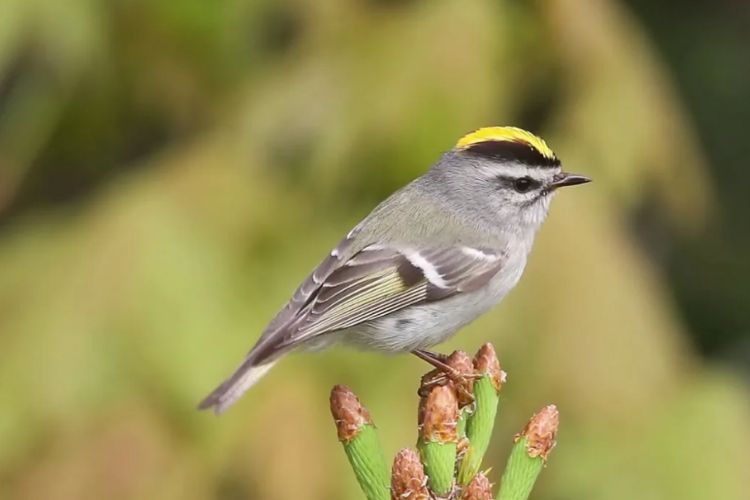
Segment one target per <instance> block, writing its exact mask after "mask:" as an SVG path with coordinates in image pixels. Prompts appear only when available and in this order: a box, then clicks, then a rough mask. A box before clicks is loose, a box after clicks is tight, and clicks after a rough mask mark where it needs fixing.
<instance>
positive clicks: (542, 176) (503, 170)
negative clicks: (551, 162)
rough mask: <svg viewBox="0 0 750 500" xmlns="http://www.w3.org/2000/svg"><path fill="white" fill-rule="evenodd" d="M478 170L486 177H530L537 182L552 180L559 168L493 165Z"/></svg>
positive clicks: (516, 164)
mask: <svg viewBox="0 0 750 500" xmlns="http://www.w3.org/2000/svg"><path fill="white" fill-rule="evenodd" d="M480 168H481V169H482V172H483V173H484V175H486V176H487V177H510V178H513V179H517V178H519V177H530V178H532V179H534V180H536V181H539V182H544V181H547V180H550V179H552V177H554V175H555V174H556V173H557V172H558V171H559V168H558V169H554V168H548V167H545V168H536V167H529V166H527V165H521V164H520V163H493V164H490V165H482V166H481V167H480Z"/></svg>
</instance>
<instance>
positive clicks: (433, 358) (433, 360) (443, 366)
mask: <svg viewBox="0 0 750 500" xmlns="http://www.w3.org/2000/svg"><path fill="white" fill-rule="evenodd" d="M411 353H412V354H413V355H415V356H416V357H418V358H419V359H421V360H422V361H427V362H428V363H429V364H431V365H432V366H434V367H435V368H437V369H438V370H440V371H442V372H445V373H451V372H455V371H456V370H455V369H453V368H452V367H451V366H449V365H448V364H447V363H446V361H447V360H448V356H446V355H445V354H440V353H438V352H431V351H425V350H424V349H414V350H413V351H412V352H411Z"/></svg>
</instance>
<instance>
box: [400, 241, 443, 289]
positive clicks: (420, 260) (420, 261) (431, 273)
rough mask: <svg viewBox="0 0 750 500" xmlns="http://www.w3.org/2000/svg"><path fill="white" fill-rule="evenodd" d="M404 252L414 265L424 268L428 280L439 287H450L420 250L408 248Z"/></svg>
mask: <svg viewBox="0 0 750 500" xmlns="http://www.w3.org/2000/svg"><path fill="white" fill-rule="evenodd" d="M403 253H404V256H405V257H406V258H407V259H408V260H409V262H411V264H412V265H413V266H416V267H418V268H419V269H421V270H422V273H424V277H425V278H427V281H429V282H430V283H432V284H433V285H435V286H437V287H440V288H448V283H447V282H446V281H445V280H444V279H443V277H442V276H441V275H440V273H439V272H438V271H437V269H436V268H435V266H434V265H433V264H432V263H431V262H430V261H429V260H427V259H425V258H424V257H423V256H422V255H421V254H420V253H419V252H415V251H408V250H407V251H405V252H403Z"/></svg>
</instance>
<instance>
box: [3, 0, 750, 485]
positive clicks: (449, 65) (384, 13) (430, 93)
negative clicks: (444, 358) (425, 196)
mask: <svg viewBox="0 0 750 500" xmlns="http://www.w3.org/2000/svg"><path fill="white" fill-rule="evenodd" d="M748 46H750V4H748V3H747V2H744V1H739V0H722V1H709V0H702V1H694V2H679V1H677V0H665V1H658V2H654V1H649V0H628V1H626V0H576V1H574V0H549V1H538V2H512V1H497V0H496V1H489V0H485V1H482V0H470V1H428V0H421V1H420V0H412V1H396V0H391V1H386V0H380V1H376V0H369V1H367V0H356V1H351V0H350V1H345V0H327V1H317V2H316V1H311V0H308V1H305V0H284V1H272V0H220V1H215V2H207V1H199V0H183V1H179V2H177V1H171V0H149V1H146V0H121V1H103V0H68V1H66V2H52V1H49V0H2V1H0V401H1V402H2V408H1V409H0V498H12V499H19V500H25V499H40V498H45V499H54V500H57V499H59V500H68V499H71V500H72V499H101V498H108V499H136V498H138V499H141V498H154V499H205V498H216V499H232V500H234V499H237V500H240V499H271V500H274V499H290V498H295V499H354V498H359V493H358V491H357V489H356V484H355V482H354V479H353V476H352V474H351V473H350V472H349V470H348V466H347V464H346V459H345V457H344V454H343V452H342V451H341V450H340V449H339V445H338V443H337V441H336V439H335V431H334V428H333V425H332V423H331V422H330V421H329V415H328V407H327V406H328V402H327V401H328V399H327V398H328V390H329V388H330V387H331V386H332V385H333V384H334V383H345V384H348V385H350V386H351V387H353V388H354V390H355V391H356V392H358V393H359V394H360V395H361V397H362V398H363V400H364V401H365V403H366V404H367V405H368V406H369V408H370V410H371V411H372V413H373V416H374V418H375V420H376V422H377V423H378V424H379V426H380V429H381V436H382V437H383V439H384V441H385V443H384V444H385V447H386V451H387V453H388V454H389V456H392V455H393V454H394V453H395V451H396V450H397V449H398V448H400V447H403V446H408V445H411V444H413V443H414V439H415V435H416V433H415V420H416V400H417V396H416V393H415V390H416V385H417V377H418V376H419V374H420V373H422V372H423V371H425V370H426V368H427V367H426V366H425V365H424V364H422V363H421V362H419V361H418V360H417V359H416V358H413V357H411V356H396V357H390V358H387V357H381V356H377V355H372V354H364V353H357V352H353V351H347V350H343V349H340V350H335V351H332V352H328V353H323V354H318V355H309V356H293V357H290V358H289V359H288V360H286V361H284V362H283V363H281V364H280V365H279V366H278V367H277V368H276V369H275V370H274V371H273V372H271V374H270V375H269V376H268V377H267V378H266V379H264V380H263V381H262V382H261V383H260V384H259V385H258V386H257V387H256V388H254V389H253V390H252V391H251V392H250V393H249V394H248V395H247V396H246V397H245V398H244V399H243V400H242V401H241V402H240V403H239V404H238V405H237V406H236V407H235V408H233V409H232V410H231V411H230V412H228V413H227V414H226V415H224V416H223V417H221V418H219V419H217V418H215V417H213V416H212V415H210V414H205V413H198V412H196V411H195V410H194V407H195V405H196V403H197V402H198V401H199V400H200V398H201V397H203V396H204V395H205V394H206V393H207V392H208V391H209V390H210V389H212V388H213V387H214V386H215V385H216V384H217V383H218V382H219V381H220V380H221V379H222V378H223V377H224V376H225V375H227V374H228V372H229V371H230V370H231V369H232V368H234V367H235V365H236V364H237V363H238V362H239V360H240V359H241V357H242V355H243V354H244V353H245V351H246V350H247V349H248V348H249V347H250V345H251V344H252V342H253V341H254V340H255V338H256V337H257V336H258V335H259V332H260V331H261V329H262V328H263V327H264V325H265V324H266V322H267V321H268V320H269V319H270V318H271V317H272V315H273V313H274V312H275V311H276V309H278V308H279V307H280V306H281V305H282V304H283V303H284V301H285V300H286V298H287V297H288V296H289V295H290V294H291V292H292V291H293V289H294V287H295V286H296V284H297V283H298V281H299V280H301V279H302V278H303V277H304V276H305V275H306V273H307V272H308V271H309V270H310V269H311V268H312V267H313V266H314V265H315V264H317V262H318V261H319V260H320V259H321V258H322V256H324V255H325V254H326V252H327V251H328V250H329V248H330V247H331V246H332V245H333V244H335V242H336V241H338V239H339V237H340V236H341V235H342V234H344V233H345V232H346V231H348V230H349V228H350V227H351V226H352V225H353V224H354V223H356V222H357V220H358V219H359V218H360V217H362V216H363V215H365V214H366V213H367V212H368V211H369V210H370V209H371V208H372V207H373V206H374V205H375V204H376V203H377V201H378V200H380V199H382V198H383V197H385V196H386V195H387V194H388V193H390V192H391V191H392V190H394V189H395V188H397V187H398V186H400V185H402V184H404V183H405V182H407V181H409V180H410V179H412V178H414V177H415V176H417V175H419V174H420V173H422V172H423V171H424V170H425V169H426V168H427V167H428V166H429V165H430V163H431V162H432V161H434V160H435V159H436V158H437V156H438V155H439V153H440V152H441V151H444V150H446V149H448V148H450V147H451V146H452V145H453V143H454V142H455V140H456V139H457V138H458V137H460V136H461V135H463V134H464V133H466V132H468V131H470V130H472V129H474V128H477V127H480V126H484V125H500V124H515V125H519V126H523V127H526V128H529V129H531V130H534V131H535V132H538V133H540V134H541V135H542V136H544V137H545V138H546V139H547V140H548V141H549V142H550V144H551V145H552V147H553V148H554V149H555V150H556V152H557V153H558V155H559V156H560V157H561V158H562V160H563V162H564V164H565V165H567V166H568V168H569V169H570V170H573V171H579V172H581V173H585V174H589V175H591V176H592V177H593V178H594V179H595V181H596V182H595V183H593V184H591V185H590V186H586V187H585V188H579V189H575V190H571V191H567V192H565V193H562V194H561V195H560V196H558V197H557V199H556V200H555V202H554V203H553V208H552V212H551V216H550V218H549V220H548V222H547V224H546V225H545V227H544V228H543V230H542V231H541V234H540V237H539V238H538V240H537V244H536V248H535V251H534V253H533V254H532V258H531V261H530V265H529V267H528V268H527V272H526V275H525V277H524V279H523V280H522V281H521V284H520V285H519V287H518V288H517V289H516V290H515V291H514V292H513V293H512V294H511V295H510V296H509V297H508V298H507V299H506V301H505V302H504V303H503V304H502V305H500V306H499V307H498V308H496V309H495V310H494V311H493V312H492V313H490V314H489V315H487V316H486V317H483V318H481V319H480V320H478V321H477V322H476V323H474V324H473V325H471V326H470V327H469V328H466V329H465V330H464V331H463V332H462V333H461V334H460V335H458V336H457V337H456V338H454V339H453V340H452V341H451V342H450V343H449V344H447V345H445V346H442V347H441V349H443V350H445V351H448V350H451V349H453V348H457V347H461V348H464V349H466V350H469V351H474V350H475V349H476V347H478V346H479V345H480V344H481V343H482V342H484V341H487V340H491V341H493V342H494V343H495V345H496V346H497V349H498V351H499V354H500V357H501V362H502V363H503V367H504V368H505V370H506V371H507V372H508V374H509V382H508V385H507V386H506V388H505V389H504V391H505V397H504V400H503V407H502V409H501V418H500V421H499V428H498V429H497V431H496V433H495V439H494V441H493V443H492V445H491V449H490V456H489V457H488V459H487V465H492V466H494V470H495V471H499V470H502V466H503V463H504V460H505V457H506V456H507V452H508V450H509V447H510V444H511V440H510V437H511V436H512V434H513V433H514V432H516V431H517V430H518V429H520V428H521V427H522V425H523V423H524V422H525V420H526V419H527V418H528V416H529V415H531V413H532V412H533V411H535V410H536V409H538V408H540V407H541V406H542V405H544V404H546V403H551V402H554V403H557V404H558V406H559V408H560V412H561V418H562V430H561V433H560V436H559V445H558V448H557V449H556V450H555V451H554V453H553V454H552V457H551V461H550V464H549V467H548V468H547V470H546V471H545V473H544V474H543V476H542V479H541V481H540V484H539V487H538V490H537V492H536V498H539V499H633V498H639V499H647V500H650V499H674V498H680V499H706V498H722V499H746V498H750V486H748V481H747V473H748V470H749V469H748V460H747V449H748V446H750V427H749V426H748V422H750V391H749V390H748V388H749V387H750V385H749V384H748V373H749V371H748V369H747V368H748V360H749V359H750V285H748V283H750V264H748V262H749V260H748V258H747V256H748V255H750V224H748V223H747V219H748V217H750V204H748V201H747V200H748V189H749V188H750V169H749V168H748V165H747V161H748V158H750V141H748V139H747V137H746V134H747V123H748V121H750V100H749V99H748V89H750V58H748V57H747V47H748ZM498 474H499V473H498Z"/></svg>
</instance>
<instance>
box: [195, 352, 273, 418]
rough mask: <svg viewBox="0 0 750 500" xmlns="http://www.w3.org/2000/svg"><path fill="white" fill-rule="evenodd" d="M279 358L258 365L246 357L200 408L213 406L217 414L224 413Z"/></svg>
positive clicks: (205, 408) (202, 402)
mask: <svg viewBox="0 0 750 500" xmlns="http://www.w3.org/2000/svg"><path fill="white" fill-rule="evenodd" d="M277 361H278V360H273V361H267V362H264V363H263V364H259V365H256V364H255V362H254V360H252V359H246V360H245V361H244V362H243V363H242V364H241V365H240V367H239V368H237V370H235V372H234V373H233V374H232V376H231V377H229V378H228V379H226V380H225V381H224V382H222V384H221V385H220V386H219V387H217V388H216V389H214V391H213V392H212V393H211V394H209V395H208V396H206V398H205V399H204V400H203V401H201V403H200V404H199V405H198V409H199V410H207V409H209V408H213V410H214V413H216V414H217V415H219V414H221V413H224V412H225V411H226V410H227V409H228V408H229V407H230V406H232V405H233V404H234V403H236V402H237V400H238V399H240V397H241V396H242V395H243V394H244V393H245V391H247V390H248V389H250V387H252V386H253V385H254V384H255V383H256V382H257V381H258V380H260V379H261V377H263V375H265V374H266V373H268V370H270V369H271V368H273V365H275V364H276V362H277Z"/></svg>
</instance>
